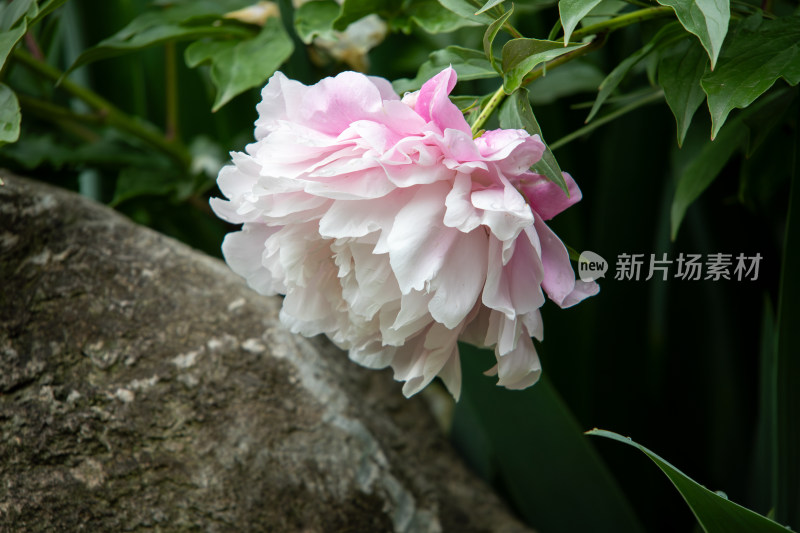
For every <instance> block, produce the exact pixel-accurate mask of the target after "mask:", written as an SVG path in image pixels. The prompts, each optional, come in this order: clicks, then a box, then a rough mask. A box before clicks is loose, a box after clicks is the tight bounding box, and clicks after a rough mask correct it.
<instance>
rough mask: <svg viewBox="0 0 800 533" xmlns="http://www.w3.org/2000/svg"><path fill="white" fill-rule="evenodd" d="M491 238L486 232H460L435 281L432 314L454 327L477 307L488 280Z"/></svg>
mask: <svg viewBox="0 0 800 533" xmlns="http://www.w3.org/2000/svg"><path fill="white" fill-rule="evenodd" d="M488 240H489V238H488V237H487V236H486V234H485V233H484V232H482V231H473V232H472V233H458V238H457V239H456V241H455V243H454V244H453V246H452V247H451V248H450V250H449V253H448V254H447V255H446V257H445V259H444V262H443V263H442V269H441V271H440V273H439V274H438V275H437V276H436V277H435V278H433V280H431V283H430V291H431V292H432V293H433V294H434V296H433V298H432V299H431V301H430V304H429V305H428V309H429V310H430V312H431V316H432V317H433V318H434V319H435V320H436V321H437V322H441V323H442V324H444V325H445V326H446V327H448V328H450V329H453V328H455V327H456V326H457V325H458V324H459V323H461V321H462V320H464V318H466V316H467V314H468V313H469V312H470V311H472V309H473V308H474V307H475V302H476V301H477V300H478V298H479V297H480V294H481V291H482V290H483V286H484V283H485V281H486V263H487V259H488V255H489V254H488V247H489V243H488Z"/></svg>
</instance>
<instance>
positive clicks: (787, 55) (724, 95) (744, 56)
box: [700, 15, 800, 138]
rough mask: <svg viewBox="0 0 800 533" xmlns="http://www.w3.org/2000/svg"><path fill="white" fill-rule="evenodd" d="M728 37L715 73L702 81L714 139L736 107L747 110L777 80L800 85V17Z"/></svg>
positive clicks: (743, 28) (744, 29) (743, 27)
mask: <svg viewBox="0 0 800 533" xmlns="http://www.w3.org/2000/svg"><path fill="white" fill-rule="evenodd" d="M740 26H741V27H740V28H737V31H736V32H734V33H733V34H732V35H731V36H730V37H729V38H728V43H727V45H726V46H725V51H724V52H723V54H722V56H721V57H720V61H719V65H718V67H717V69H716V70H715V71H714V72H710V73H708V74H706V76H704V77H703V79H702V81H701V82H700V83H701V84H702V86H703V90H704V91H705V92H706V94H707V95H708V108H709V110H710V111H711V121H712V131H711V137H712V138H714V137H716V135H717V133H718V132H719V130H720V128H722V125H723V124H724V123H725V120H726V119H727V117H728V114H729V113H730V112H731V110H732V109H733V108H735V107H736V108H740V109H741V108H745V107H747V106H749V105H750V104H752V103H753V102H754V101H755V100H756V98H758V97H759V96H761V95H762V94H764V92H766V91H767V89H769V88H770V87H772V85H773V84H774V83H775V81H776V80H777V79H778V78H783V79H784V80H786V82H787V83H789V85H797V83H798V82H800V16H797V15H795V16H791V17H783V18H778V19H775V20H764V21H763V22H761V24H760V25H759V26H758V27H757V29H754V30H753V29H750V28H749V27H747V25H745V24H741V25H740Z"/></svg>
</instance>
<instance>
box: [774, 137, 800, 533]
mask: <svg viewBox="0 0 800 533" xmlns="http://www.w3.org/2000/svg"><path fill="white" fill-rule="evenodd" d="M794 135H795V149H794V161H795V164H794V171H793V175H792V184H791V189H790V191H789V208H788V213H787V216H786V230H785V233H784V241H783V264H782V265H781V284H780V297H779V301H778V333H777V338H778V348H777V360H776V363H777V364H776V367H777V368H776V369H775V393H776V404H777V405H776V407H777V409H776V413H775V415H776V425H777V427H776V430H777V431H776V435H775V438H776V445H777V446H776V450H775V451H776V453H775V457H774V461H775V463H773V464H774V466H773V468H774V473H775V481H776V485H775V486H776V489H777V494H776V495H775V496H776V502H775V519H776V520H779V521H780V522H782V523H784V522H785V523H786V524H788V525H789V526H790V527H792V528H794V529H795V530H797V529H798V528H800V424H799V423H798V421H799V420H800V357H798V353H800V328H798V327H797V326H798V324H800V299H798V298H797V295H798V294H800V279H798V277H797V272H798V271H800V169H798V165H797V158H798V157H800V134H798V132H797V130H795V133H794Z"/></svg>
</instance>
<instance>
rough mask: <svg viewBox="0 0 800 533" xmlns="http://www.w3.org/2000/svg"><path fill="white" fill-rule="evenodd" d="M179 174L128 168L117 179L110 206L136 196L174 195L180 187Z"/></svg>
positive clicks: (151, 169) (171, 171) (153, 169)
mask: <svg viewBox="0 0 800 533" xmlns="http://www.w3.org/2000/svg"><path fill="white" fill-rule="evenodd" d="M178 176H179V174H178V173H176V172H175V171H174V170H170V169H160V168H147V167H141V166H136V167H129V168H125V169H123V170H122V171H121V172H120V173H119V176H118V177H117V183H116V188H115V189H114V197H113V198H112V199H111V202H110V205H111V206H117V205H119V204H121V203H122V202H125V201H127V200H130V199H132V198H136V197H138V196H165V195H168V194H173V193H175V192H176V191H177V190H178V189H179V188H185V186H184V187H181V179H184V180H185V179H187V178H185V177H178Z"/></svg>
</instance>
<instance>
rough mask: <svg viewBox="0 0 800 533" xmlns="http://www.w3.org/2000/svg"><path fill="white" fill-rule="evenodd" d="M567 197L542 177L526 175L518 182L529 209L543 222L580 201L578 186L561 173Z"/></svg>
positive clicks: (559, 188) (567, 175)
mask: <svg viewBox="0 0 800 533" xmlns="http://www.w3.org/2000/svg"><path fill="white" fill-rule="evenodd" d="M562 175H563V176H564V181H565V182H566V183H567V190H568V191H569V196H567V195H566V194H565V193H564V191H563V190H562V189H561V187H559V186H558V185H556V184H555V183H553V182H552V181H550V180H548V179H547V178H545V177H544V176H542V175H539V174H533V173H528V174H527V175H525V176H523V178H522V179H521V181H520V189H521V190H522V193H523V194H524V195H525V198H527V200H528V203H529V204H530V206H531V209H533V210H534V211H536V212H537V213H539V216H541V217H542V219H544V220H550V219H551V218H553V217H554V216H556V215H557V214H559V213H560V212H562V211H563V210H564V209H566V208H568V207H569V206H571V205H573V204H576V203H578V202H579V201H580V199H581V197H582V195H581V191H580V189H579V188H578V184H577V183H575V180H574V179H572V176H570V175H569V174H567V173H566V172H563V173H562Z"/></svg>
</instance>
